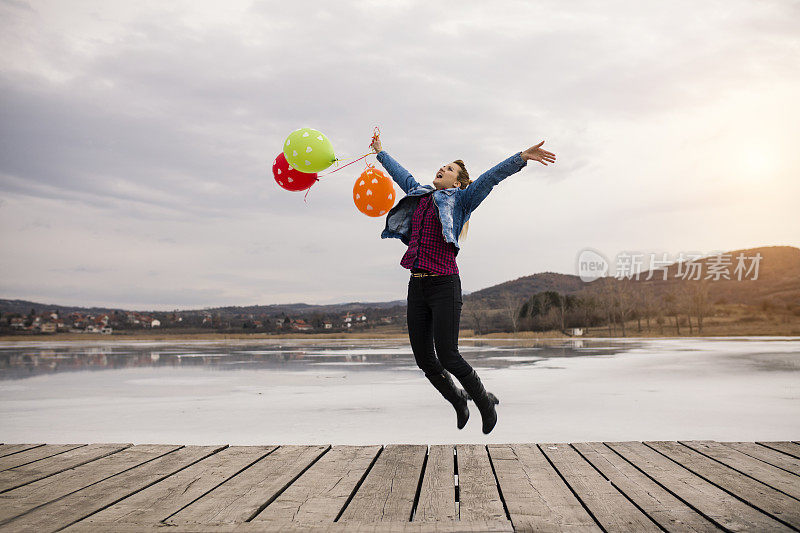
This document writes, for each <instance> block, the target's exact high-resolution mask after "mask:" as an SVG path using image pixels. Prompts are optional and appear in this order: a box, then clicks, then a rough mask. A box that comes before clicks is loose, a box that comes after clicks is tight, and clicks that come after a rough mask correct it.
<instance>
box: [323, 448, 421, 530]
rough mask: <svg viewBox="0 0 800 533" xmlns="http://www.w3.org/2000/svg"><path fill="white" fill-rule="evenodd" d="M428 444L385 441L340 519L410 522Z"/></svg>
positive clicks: (343, 520)
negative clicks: (385, 443) (386, 442)
mask: <svg viewBox="0 0 800 533" xmlns="http://www.w3.org/2000/svg"><path fill="white" fill-rule="evenodd" d="M426 452H427V446H425V445H420V444H387V445H386V446H385V447H384V449H383V451H382V452H381V454H380V455H379V456H378V459H377V460H376V461H375V464H374V465H373V466H372V468H371V469H370V471H369V473H368V474H367V477H366V478H365V479H364V482H363V483H362V484H361V486H360V487H359V489H358V492H356V494H355V495H354V496H353V499H352V500H350V503H349V504H348V505H347V507H346V508H345V510H344V512H343V513H342V515H341V517H339V520H338V521H339V522H354V521H355V522H384V521H395V522H402V521H406V522H408V521H410V520H411V509H412V507H413V506H414V498H415V497H416V494H417V487H418V486H419V480H420V474H421V473H422V463H423V462H424V461H425V455H426Z"/></svg>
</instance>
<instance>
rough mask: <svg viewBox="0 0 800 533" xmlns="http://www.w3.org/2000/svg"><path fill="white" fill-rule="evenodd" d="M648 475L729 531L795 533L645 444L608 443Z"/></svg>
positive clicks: (628, 442)
mask: <svg viewBox="0 0 800 533" xmlns="http://www.w3.org/2000/svg"><path fill="white" fill-rule="evenodd" d="M606 445H608V446H609V447H610V448H611V449H613V450H614V451H616V452H617V453H619V454H620V455H622V456H623V457H624V458H625V459H626V460H627V461H629V462H630V463H632V464H633V465H635V466H636V467H637V468H639V469H640V470H641V471H643V472H644V473H645V474H647V475H648V476H650V477H651V478H652V479H655V480H657V481H658V483H659V484H660V485H661V486H662V487H664V488H666V489H667V490H669V491H670V492H672V493H673V494H674V495H676V496H677V497H678V498H680V499H681V500H683V501H684V502H686V503H687V504H688V505H691V506H692V507H693V508H694V509H697V510H698V511H699V512H701V513H703V515H705V516H706V517H707V518H709V519H710V520H712V521H714V522H715V523H716V524H718V525H719V526H721V527H723V528H725V529H727V530H729V531H745V530H749V531H791V529H790V528H789V527H787V526H786V525H784V524H782V523H780V522H778V521H777V520H775V519H774V518H772V517H770V516H767V515H766V514H764V513H762V512H760V511H758V510H756V509H753V508H752V507H751V506H749V505H747V504H746V503H744V502H742V501H740V500H738V499H737V498H735V497H733V496H731V495H730V494H728V493H727V492H725V491H724V490H722V489H720V488H719V487H717V486H716V485H713V484H711V483H709V482H708V481H706V480H704V479H702V478H701V477H698V476H697V475H696V474H694V473H693V472H691V471H689V470H687V469H686V468H683V467H682V466H680V465H679V464H677V463H675V462H673V461H671V460H670V459H667V458H666V457H664V456H663V455H661V454H660V453H658V452H657V451H655V450H653V449H652V448H649V447H648V446H645V445H644V444H642V443H641V442H636V441H627V442H606Z"/></svg>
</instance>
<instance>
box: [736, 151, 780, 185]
mask: <svg viewBox="0 0 800 533" xmlns="http://www.w3.org/2000/svg"><path fill="white" fill-rule="evenodd" d="M742 159H743V160H742V162H743V165H742V170H743V171H744V174H745V176H746V177H749V178H758V179H769V178H771V177H772V176H773V175H774V173H775V171H776V170H777V162H776V156H775V153H774V151H773V150H770V149H769V148H766V147H751V148H748V149H747V150H746V151H745V153H744V154H743V158H742Z"/></svg>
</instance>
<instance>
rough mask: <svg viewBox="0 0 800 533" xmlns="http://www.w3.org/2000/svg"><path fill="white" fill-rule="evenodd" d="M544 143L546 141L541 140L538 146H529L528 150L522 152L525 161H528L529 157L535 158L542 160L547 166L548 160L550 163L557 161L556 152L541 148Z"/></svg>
mask: <svg viewBox="0 0 800 533" xmlns="http://www.w3.org/2000/svg"><path fill="white" fill-rule="evenodd" d="M543 144H544V141H542V142H540V143H539V144H537V145H536V146H531V147H530V148H528V149H527V150H525V151H524V152H522V154H521V155H522V159H524V160H525V161H527V160H529V159H533V160H535V161H538V162H540V163H541V164H543V165H545V166H547V163H545V161H548V162H550V163H555V162H556V154H554V153H553V152H548V151H547V150H543V149H542V148H541V146H542V145H543Z"/></svg>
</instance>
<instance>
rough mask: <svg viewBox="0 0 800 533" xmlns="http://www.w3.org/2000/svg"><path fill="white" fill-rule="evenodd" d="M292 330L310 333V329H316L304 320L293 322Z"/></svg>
mask: <svg viewBox="0 0 800 533" xmlns="http://www.w3.org/2000/svg"><path fill="white" fill-rule="evenodd" d="M292 329H293V330H296V331H308V330H310V329H314V328H313V326H312V325H311V324H308V323H307V322H306V321H305V320H303V319H302V318H299V319H297V320H293V321H292Z"/></svg>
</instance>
